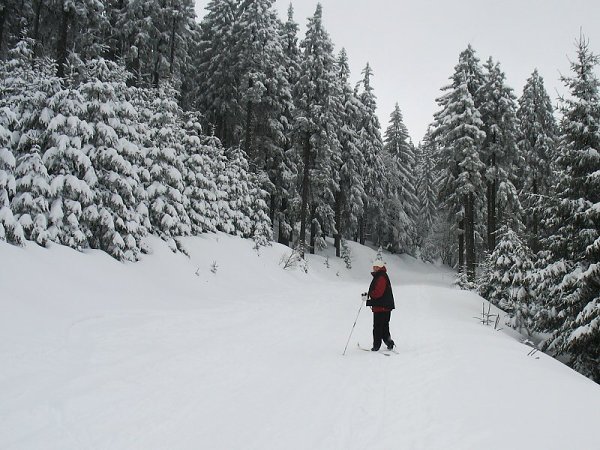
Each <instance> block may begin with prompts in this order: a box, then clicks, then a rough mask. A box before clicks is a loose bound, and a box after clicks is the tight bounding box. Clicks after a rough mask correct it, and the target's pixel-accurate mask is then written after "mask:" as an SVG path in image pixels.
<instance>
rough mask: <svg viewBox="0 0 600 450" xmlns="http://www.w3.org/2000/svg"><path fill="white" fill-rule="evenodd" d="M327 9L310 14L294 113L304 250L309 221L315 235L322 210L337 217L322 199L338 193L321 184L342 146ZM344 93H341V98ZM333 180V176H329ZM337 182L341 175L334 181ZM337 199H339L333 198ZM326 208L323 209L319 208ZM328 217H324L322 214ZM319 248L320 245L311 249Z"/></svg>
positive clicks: (323, 182) (327, 214) (312, 235)
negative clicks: (325, 24) (320, 187)
mask: <svg viewBox="0 0 600 450" xmlns="http://www.w3.org/2000/svg"><path fill="white" fill-rule="evenodd" d="M322 16H323V9H322V7H321V5H320V4H319V5H317V9H316V11H315V14H314V15H313V16H312V17H311V18H309V19H308V28H307V31H306V36H305V38H304V40H303V41H302V43H301V44H300V47H301V48H302V59H301V61H300V78H299V79H298V81H297V83H296V85H295V87H294V95H295V98H296V109H295V112H294V137H295V146H296V150H297V152H298V154H299V155H300V157H299V160H300V161H299V167H300V171H299V177H300V176H301V179H300V181H299V186H300V189H299V190H300V198H301V201H300V217H299V221H300V236H299V242H298V244H299V247H300V252H301V254H302V255H303V256H304V252H305V251H306V249H307V245H306V235H307V226H308V225H309V224H310V225H311V230H310V231H311V240H314V238H315V237H316V234H317V233H318V230H317V224H318V223H316V222H315V221H314V220H316V219H317V218H316V214H317V213H318V214H320V215H321V216H328V217H329V218H330V219H332V218H333V216H334V214H333V213H330V211H331V210H332V208H331V206H330V205H329V209H328V208H327V205H326V204H324V203H323V202H319V201H318V200H319V197H320V198H321V199H327V197H331V198H333V192H332V191H331V190H326V191H321V192H319V191H317V188H316V186H317V183H321V184H325V186H324V187H326V184H327V183H326V181H327V180H328V178H327V177H328V176H331V175H332V173H331V167H332V166H331V161H332V159H331V157H332V155H333V152H335V151H336V147H337V146H338V145H339V144H338V142H337V135H336V128H335V127H336V124H337V116H336V113H337V112H338V111H339V107H338V106H337V105H336V104H335V102H333V101H332V99H333V98H334V97H335V95H336V89H337V80H336V74H335V57H334V55H333V43H332V42H331V39H330V38H329V34H328V33H327V31H326V30H325V28H324V27H323V17H322ZM338 98H339V97H338ZM329 180H330V181H331V180H332V178H329ZM333 181H335V180H333ZM332 203H333V202H332ZM320 206H322V207H323V208H322V209H320V208H319V207H320ZM322 218H323V217H322ZM310 250H311V251H314V248H311V249H310Z"/></svg>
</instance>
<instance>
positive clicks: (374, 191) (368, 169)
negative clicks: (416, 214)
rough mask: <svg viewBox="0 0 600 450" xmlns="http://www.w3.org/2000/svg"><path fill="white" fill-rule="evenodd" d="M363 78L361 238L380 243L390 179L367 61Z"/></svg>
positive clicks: (359, 88) (360, 87)
mask: <svg viewBox="0 0 600 450" xmlns="http://www.w3.org/2000/svg"><path fill="white" fill-rule="evenodd" d="M362 75H363V78H362V80H361V81H360V82H359V83H358V85H357V86H356V91H357V95H358V98H359V100H360V102H361V111H360V119H359V128H358V130H359V131H358V139H359V148H360V149H361V151H362V153H363V158H364V161H365V167H364V169H363V183H364V186H365V198H364V200H363V203H364V205H365V206H364V209H363V215H362V217H361V218H360V220H359V224H358V240H359V242H360V243H361V244H364V243H365V241H366V238H367V237H370V238H371V240H372V241H373V242H374V243H376V244H379V243H381V242H380V241H381V235H382V234H383V227H384V221H385V219H384V217H383V211H384V206H383V203H384V198H385V195H386V191H387V185H386V183H387V179H386V174H385V166H384V162H383V139H382V138H381V126H380V124H379V118H378V117H377V114H376V111H377V99H376V97H375V92H374V89H373V86H372V85H371V78H372V76H373V70H372V69H371V66H370V65H369V64H368V63H367V65H366V66H365V68H364V69H363V71H362Z"/></svg>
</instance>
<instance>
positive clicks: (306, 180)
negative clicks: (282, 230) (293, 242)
mask: <svg viewBox="0 0 600 450" xmlns="http://www.w3.org/2000/svg"><path fill="white" fill-rule="evenodd" d="M302 162H303V164H304V173H303V174H302V206H301V208H300V239H299V241H298V243H299V244H300V256H302V258H304V251H305V249H306V213H307V209H308V193H309V184H310V134H308V133H306V137H305V141H304V150H303V152H302Z"/></svg>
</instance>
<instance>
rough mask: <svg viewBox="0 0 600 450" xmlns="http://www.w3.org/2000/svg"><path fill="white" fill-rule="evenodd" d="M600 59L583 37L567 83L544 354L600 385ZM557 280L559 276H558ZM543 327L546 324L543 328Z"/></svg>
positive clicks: (553, 214)
mask: <svg viewBox="0 0 600 450" xmlns="http://www.w3.org/2000/svg"><path fill="white" fill-rule="evenodd" d="M598 62H599V58H598V57H597V56H596V55H594V54H593V53H592V52H591V51H590V50H589V46H588V42H587V41H586V40H585V39H584V38H583V37H582V38H580V40H579V41H578V43H577V58H576V60H575V61H573V62H572V63H571V70H572V72H573V75H572V76H571V77H564V78H563V82H564V83H565V85H566V86H567V88H568V89H569V92H570V97H569V98H566V99H564V100H563V103H562V106H561V110H562V120H561V130H562V136H561V138H560V143H559V151H560V153H559V155H560V156H559V158H558V163H559V166H560V167H561V173H560V175H561V177H560V179H559V181H558V183H557V186H556V188H555V192H556V193H557V195H558V202H557V203H556V205H555V206H554V207H552V208H551V209H550V210H549V211H548V212H547V217H549V220H548V222H549V223H548V224H549V226H550V229H551V230H552V233H551V235H550V237H549V238H548V240H547V245H548V248H549V249H550V251H551V262H552V263H554V264H561V266H560V267H561V268H562V269H563V273H564V277H562V279H560V278H558V277H555V279H557V278H558V280H560V281H559V283H558V284H559V285H560V293H561V295H560V296H555V297H551V298H548V297H546V298H547V302H546V304H545V309H546V312H545V315H547V316H550V317H552V315H553V311H556V313H557V314H558V321H559V323H560V326H559V328H558V329H557V330H555V331H554V333H553V334H552V337H551V338H550V339H549V340H548V341H547V342H546V348H548V349H550V350H553V351H556V352H558V353H564V354H566V355H568V356H569V357H570V364H571V365H572V366H573V367H574V368H575V369H576V370H578V371H580V372H581V373H583V374H585V375H586V376H589V377H591V378H592V379H594V380H596V381H600V364H599V363H598V362H599V361H600V345H598V343H599V342H600V308H599V304H600V295H599V293H600V289H599V284H598V280H599V279H600V271H599V269H598V267H599V264H598V263H599V261H600V226H599V225H598V224H600V212H599V211H598V204H599V202H600V177H599V176H598V174H599V173H600V91H599V88H600V81H599V80H598V78H597V76H596V74H595V73H594V70H595V68H596V67H597V66H598ZM556 275H558V276H560V275H561V273H560V272H558V273H557V274H556ZM541 325H542V326H543V322H542V323H541Z"/></svg>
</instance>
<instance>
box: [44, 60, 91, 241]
mask: <svg viewBox="0 0 600 450" xmlns="http://www.w3.org/2000/svg"><path fill="white" fill-rule="evenodd" d="M67 70H68V72H69V73H71V68H70V67H69V66H67ZM73 70H74V69H73ZM74 83H75V82H74V80H73V78H72V76H71V75H69V78H67V80H66V85H65V86H64V87H63V88H62V89H61V90H59V91H58V92H56V93H55V94H54V95H53V96H52V97H50V98H49V99H48V102H47V105H46V106H45V107H44V109H43V111H42V114H41V116H40V122H41V123H42V124H43V125H45V127H46V129H45V131H44V133H45V134H46V137H45V139H46V145H45V146H44V147H43V151H44V153H43V155H42V160H43V162H44V164H45V166H46V168H47V170H48V175H49V176H50V188H51V198H50V214H49V221H48V226H49V227H48V233H49V239H50V240H51V241H54V242H57V243H60V244H63V245H67V246H69V247H72V248H75V249H82V248H85V247H88V246H89V244H88V239H89V238H90V236H91V229H90V225H89V223H87V222H86V217H88V214H87V213H88V209H89V208H90V207H91V206H92V205H93V201H94V191H93V188H94V187H95V185H96V182H97V176H96V172H95V170H94V167H93V165H92V162H91V160H90V157H89V153H90V150H91V144H90V142H91V140H92V138H93V136H94V128H93V126H91V125H90V124H88V123H87V122H86V121H85V116H86V104H85V99H84V98H83V96H82V95H81V93H80V92H79V90H78V89H77V86H76V85H75V84H74Z"/></svg>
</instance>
